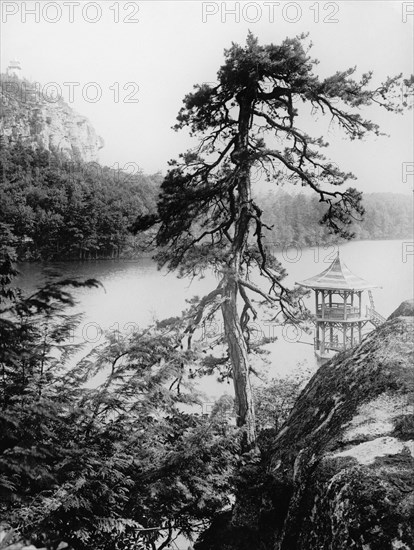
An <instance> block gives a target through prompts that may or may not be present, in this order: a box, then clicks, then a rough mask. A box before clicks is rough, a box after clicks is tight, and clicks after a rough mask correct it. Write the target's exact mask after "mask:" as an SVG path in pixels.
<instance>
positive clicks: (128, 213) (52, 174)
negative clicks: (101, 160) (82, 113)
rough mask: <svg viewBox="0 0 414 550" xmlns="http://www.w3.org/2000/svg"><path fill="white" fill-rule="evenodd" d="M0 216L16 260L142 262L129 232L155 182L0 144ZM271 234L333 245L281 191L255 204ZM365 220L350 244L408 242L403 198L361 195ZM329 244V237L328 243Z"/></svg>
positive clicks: (316, 215)
mask: <svg viewBox="0 0 414 550" xmlns="http://www.w3.org/2000/svg"><path fill="white" fill-rule="evenodd" d="M2 145H3V146H2V148H1V153H0V163H1V166H0V216H1V219H2V221H3V223H6V224H8V226H9V227H10V229H11V231H12V233H13V234H14V235H15V236H16V238H17V240H18V244H17V250H18V256H19V259H24V260H39V259H81V260H85V259H96V258H113V257H119V256H123V257H136V256H139V255H140V254H142V252H143V247H144V243H143V240H142V236H141V237H140V236H138V237H137V236H133V235H132V234H131V232H130V227H131V225H132V223H133V222H134V220H135V219H136V216H137V214H138V215H145V214H148V213H151V212H153V211H154V210H155V205H156V200H157V196H158V192H159V188H160V182H161V175H160V174H155V175H152V176H146V175H143V174H128V173H126V172H123V171H119V170H118V171H117V170H113V169H110V168H107V167H102V166H100V165H99V164H97V163H83V162H80V161H77V162H74V161H70V160H68V159H67V158H66V157H63V156H62V155H61V154H59V153H57V152H49V151H45V150H39V149H37V150H33V149H32V148H30V147H27V146H24V145H23V144H22V143H19V142H17V143H15V144H14V145H12V146H10V147H6V146H5V145H4V143H3V144H2ZM261 198H262V201H261V202H262V203H263V204H264V205H265V208H264V214H263V218H264V221H265V223H266V224H268V225H269V226H272V232H271V235H270V236H269V237H268V239H269V241H270V242H269V244H270V245H271V244H272V242H273V243H275V244H276V245H277V244H280V245H282V246H283V245H286V244H290V243H296V244H297V245H300V246H310V245H314V244H316V243H326V242H331V241H332V240H333V239H334V238H335V237H333V236H332V235H330V234H329V233H328V231H327V230H326V228H324V227H323V226H321V225H319V224H318V220H319V219H320V218H321V217H322V215H323V212H324V207H323V206H322V205H321V203H320V202H318V199H317V197H312V196H308V195H303V194H297V195H291V194H289V193H287V192H285V191H283V190H281V189H279V190H278V191H276V192H269V193H267V194H266V195H263V196H262V197H261ZM363 204H364V207H365V209H366V213H365V216H364V219H363V221H362V222H358V221H355V222H354V224H353V226H352V229H353V231H354V232H355V235H356V238H357V239H392V238H395V239H398V238H407V237H409V236H410V234H411V228H412V224H413V213H412V208H411V206H410V201H407V199H406V197H404V196H403V195H396V194H390V193H374V194H367V195H365V196H364V198H363ZM336 238H337V237H336Z"/></svg>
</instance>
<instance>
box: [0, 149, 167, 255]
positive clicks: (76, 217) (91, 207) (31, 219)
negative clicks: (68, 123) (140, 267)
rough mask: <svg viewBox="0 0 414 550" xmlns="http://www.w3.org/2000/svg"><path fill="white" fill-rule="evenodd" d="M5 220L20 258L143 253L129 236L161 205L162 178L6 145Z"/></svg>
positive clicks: (0, 187)
mask: <svg viewBox="0 0 414 550" xmlns="http://www.w3.org/2000/svg"><path fill="white" fill-rule="evenodd" d="M0 177H1V184H0V205H1V206H0V217H1V219H2V221H3V222H4V223H6V224H7V225H9V227H10V230H11V231H12V233H13V234H14V236H15V237H16V238H17V242H18V243H19V245H18V255H19V258H20V259H25V260H39V259H81V260H85V259H95V258H111V257H118V256H119V255H121V254H127V255H128V256H135V255H137V254H140V253H141V251H140V249H139V248H140V247H139V242H140V241H139V238H137V237H133V236H132V234H131V233H130V232H129V227H130V225H131V223H132V222H133V221H134V220H135V218H136V216H137V214H145V213H147V212H149V211H152V210H153V209H154V207H155V201H156V197H157V195H158V188H159V184H160V176H159V175H153V176H145V175H141V174H136V175H131V174H127V173H125V172H122V171H116V170H113V169H110V168H106V167H102V166H100V165H99V164H97V163H84V162H82V161H80V160H79V161H76V162H74V161H71V160H68V159H67V158H66V157H64V156H63V155H61V154H60V153H56V152H49V151H46V150H44V149H43V150H42V149H36V150H33V149H32V148H30V147H25V146H23V145H22V144H21V143H19V142H17V143H15V144H13V146H11V147H4V146H3V147H2V152H1V170H0Z"/></svg>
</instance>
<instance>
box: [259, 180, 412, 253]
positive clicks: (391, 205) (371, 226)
mask: <svg viewBox="0 0 414 550" xmlns="http://www.w3.org/2000/svg"><path fill="white" fill-rule="evenodd" d="M261 202H262V204H265V205H266V207H265V210H264V213H263V218H264V221H265V222H266V224H267V225H270V226H273V230H272V233H271V235H268V236H267V240H268V242H269V243H270V244H271V243H273V244H274V245H275V246H279V245H280V246H285V245H288V244H291V243H295V244H296V245H299V246H312V245H315V244H317V243H331V242H337V241H338V237H337V236H335V235H330V234H329V233H328V231H327V229H326V228H325V227H322V226H321V225H320V224H319V223H318V222H319V220H320V219H321V217H322V215H323V213H324V211H325V210H326V205H324V204H323V203H320V202H319V201H318V198H317V197H312V196H307V195H304V194H299V195H291V194H289V193H287V192H285V191H283V190H278V191H276V192H275V193H270V192H269V193H267V194H266V195H265V196H261ZM363 205H364V207H365V210H366V212H365V215H364V218H363V220H362V221H355V222H354V223H353V225H352V231H353V232H354V233H355V238H356V239H357V240H363V239H405V238H412V235H413V202H412V200H411V199H410V197H408V196H406V195H399V194H394V193H367V194H364V195H363Z"/></svg>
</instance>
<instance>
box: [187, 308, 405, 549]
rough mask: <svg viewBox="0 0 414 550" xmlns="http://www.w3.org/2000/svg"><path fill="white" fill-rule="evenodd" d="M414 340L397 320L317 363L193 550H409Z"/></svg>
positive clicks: (403, 322) (243, 469)
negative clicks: (228, 504) (231, 501)
mask: <svg viewBox="0 0 414 550" xmlns="http://www.w3.org/2000/svg"><path fill="white" fill-rule="evenodd" d="M403 311H405V310H403ZM413 341H414V319H413V318H410V317H406V316H405V317H396V318H393V319H391V320H389V321H387V322H386V323H385V324H383V325H382V326H381V327H379V328H378V329H377V330H375V331H374V332H372V333H371V334H370V335H369V336H367V338H366V339H365V340H364V341H363V342H362V344H360V345H359V346H358V347H356V348H354V349H353V350H349V351H348V352H345V353H342V354H340V355H338V356H336V357H335V358H334V359H332V360H331V361H330V362H328V363H326V364H325V365H323V366H322V367H321V368H320V369H319V370H318V372H317V373H316V374H315V376H314V377H313V378H312V379H311V381H310V382H309V384H308V385H307V386H306V388H305V389H304V391H303V392H302V394H301V395H300V397H299V399H298V401H297V403H296V405H295V407H294V409H293V411H292V413H291V415H290V417H289V419H288V421H287V423H286V424H285V426H284V427H283V428H282V430H281V431H280V432H279V433H278V434H277V435H276V436H275V437H274V438H273V440H272V442H271V444H270V450H268V451H267V452H265V453H264V457H263V458H262V460H261V462H260V463H259V464H254V463H251V464H250V465H246V466H244V467H243V468H242V470H241V474H240V480H239V484H238V495H237V504H236V506H235V507H234V509H233V511H232V513H231V514H228V515H227V516H226V515H223V516H222V517H220V518H218V520H217V522H216V523H215V524H213V526H212V527H211V528H210V530H209V531H208V532H206V533H204V534H203V536H202V537H201V539H200V541H199V543H198V544H197V545H196V548H197V550H213V549H214V550H253V549H257V550H259V549H262V550H322V549H324V550H349V549H356V550H397V549H398V550H409V549H411V548H414V476H413V472H414V459H413V454H414V447H413V445H414V414H413V413H414V408H413V404H414V399H413V397H414V384H413V382H414V376H413V374H414V373H413V357H412V352H413ZM216 534H217V536H216Z"/></svg>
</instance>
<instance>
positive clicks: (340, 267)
mask: <svg viewBox="0 0 414 550" xmlns="http://www.w3.org/2000/svg"><path fill="white" fill-rule="evenodd" d="M297 284H298V285H300V286H304V287H306V288H313V289H316V290H318V289H325V290H327V289H331V290H368V289H370V288H378V285H374V284H371V283H369V282H368V281H366V280H365V279H362V278H361V277H358V276H357V275H354V273H352V271H351V270H350V269H348V267H347V266H346V265H345V264H344V263H343V262H342V261H341V259H340V257H339V252H338V253H337V255H336V258H335V259H334V261H333V262H332V263H331V265H330V266H329V267H328V268H327V269H325V271H322V273H319V275H314V276H313V277H310V278H309V279H305V280H304V281H301V282H298V283H297Z"/></svg>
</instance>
